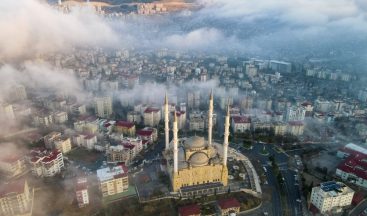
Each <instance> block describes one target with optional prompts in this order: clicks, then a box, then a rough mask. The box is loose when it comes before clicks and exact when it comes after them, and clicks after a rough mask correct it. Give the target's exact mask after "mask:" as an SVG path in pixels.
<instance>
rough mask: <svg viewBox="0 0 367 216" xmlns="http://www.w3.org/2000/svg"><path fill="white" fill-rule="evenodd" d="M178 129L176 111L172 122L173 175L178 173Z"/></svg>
mask: <svg viewBox="0 0 367 216" xmlns="http://www.w3.org/2000/svg"><path fill="white" fill-rule="evenodd" d="M177 145H178V127H177V116H176V111H175V113H174V121H173V173H177V172H178V149H177Z"/></svg>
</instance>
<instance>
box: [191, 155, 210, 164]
mask: <svg viewBox="0 0 367 216" xmlns="http://www.w3.org/2000/svg"><path fill="white" fill-rule="evenodd" d="M189 163H190V164H191V166H194V167H198V166H205V165H207V164H208V163H209V158H208V156H207V155H206V154H205V153H204V152H196V153H194V154H193V155H191V157H190V159H189Z"/></svg>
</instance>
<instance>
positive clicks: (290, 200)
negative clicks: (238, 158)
mask: <svg viewBox="0 0 367 216" xmlns="http://www.w3.org/2000/svg"><path fill="white" fill-rule="evenodd" d="M232 146H233V147H234V148H236V145H233V144H232ZM264 147H265V149H266V151H267V152H268V153H269V155H273V156H274V158H275V161H276V163H277V164H278V166H279V169H280V172H281V174H282V176H283V178H284V183H283V184H282V185H279V184H278V180H277V178H276V176H275V174H274V173H273V170H272V167H271V165H270V164H271V163H270V161H269V155H268V156H265V155H261V154H260V152H261V151H262V149H263V148H264ZM237 149H238V150H240V151H241V152H242V153H243V154H245V155H247V156H248V157H249V158H251V159H252V160H258V161H259V162H260V163H261V165H262V166H263V167H265V168H266V172H265V174H266V178H267V182H268V186H269V187H270V188H271V191H272V196H271V199H272V201H271V202H272V213H271V215H274V216H282V215H284V212H286V210H287V212H289V215H302V205H301V203H300V202H298V201H297V200H301V193H300V189H299V186H298V180H296V177H295V176H297V172H295V171H294V170H292V169H290V167H289V166H288V159H289V156H288V155H287V154H285V153H283V152H280V151H279V152H278V151H275V150H274V145H267V144H260V143H257V144H254V146H253V148H252V149H251V150H247V149H244V148H243V147H237ZM297 178H298V179H299V177H297ZM281 190H283V191H284V192H285V194H286V198H287V207H288V208H287V209H284V206H282V197H281V195H280V194H281V193H280V191H281ZM269 213H270V212H269Z"/></svg>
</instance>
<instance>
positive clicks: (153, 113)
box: [144, 107, 161, 127]
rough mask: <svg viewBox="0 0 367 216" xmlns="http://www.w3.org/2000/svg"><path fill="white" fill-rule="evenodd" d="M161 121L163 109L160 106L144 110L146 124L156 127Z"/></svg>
mask: <svg viewBox="0 0 367 216" xmlns="http://www.w3.org/2000/svg"><path fill="white" fill-rule="evenodd" d="M160 121H161V110H160V109H158V108H153V107H148V108H147V109H145V111H144V125H146V126H150V127H154V126H157V125H158V124H159V122H160Z"/></svg>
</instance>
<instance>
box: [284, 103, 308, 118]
mask: <svg viewBox="0 0 367 216" xmlns="http://www.w3.org/2000/svg"><path fill="white" fill-rule="evenodd" d="M305 115H306V109H305V108H304V107H303V106H291V107H288V108H287V112H286V116H285V120H286V121H303V120H305Z"/></svg>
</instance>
